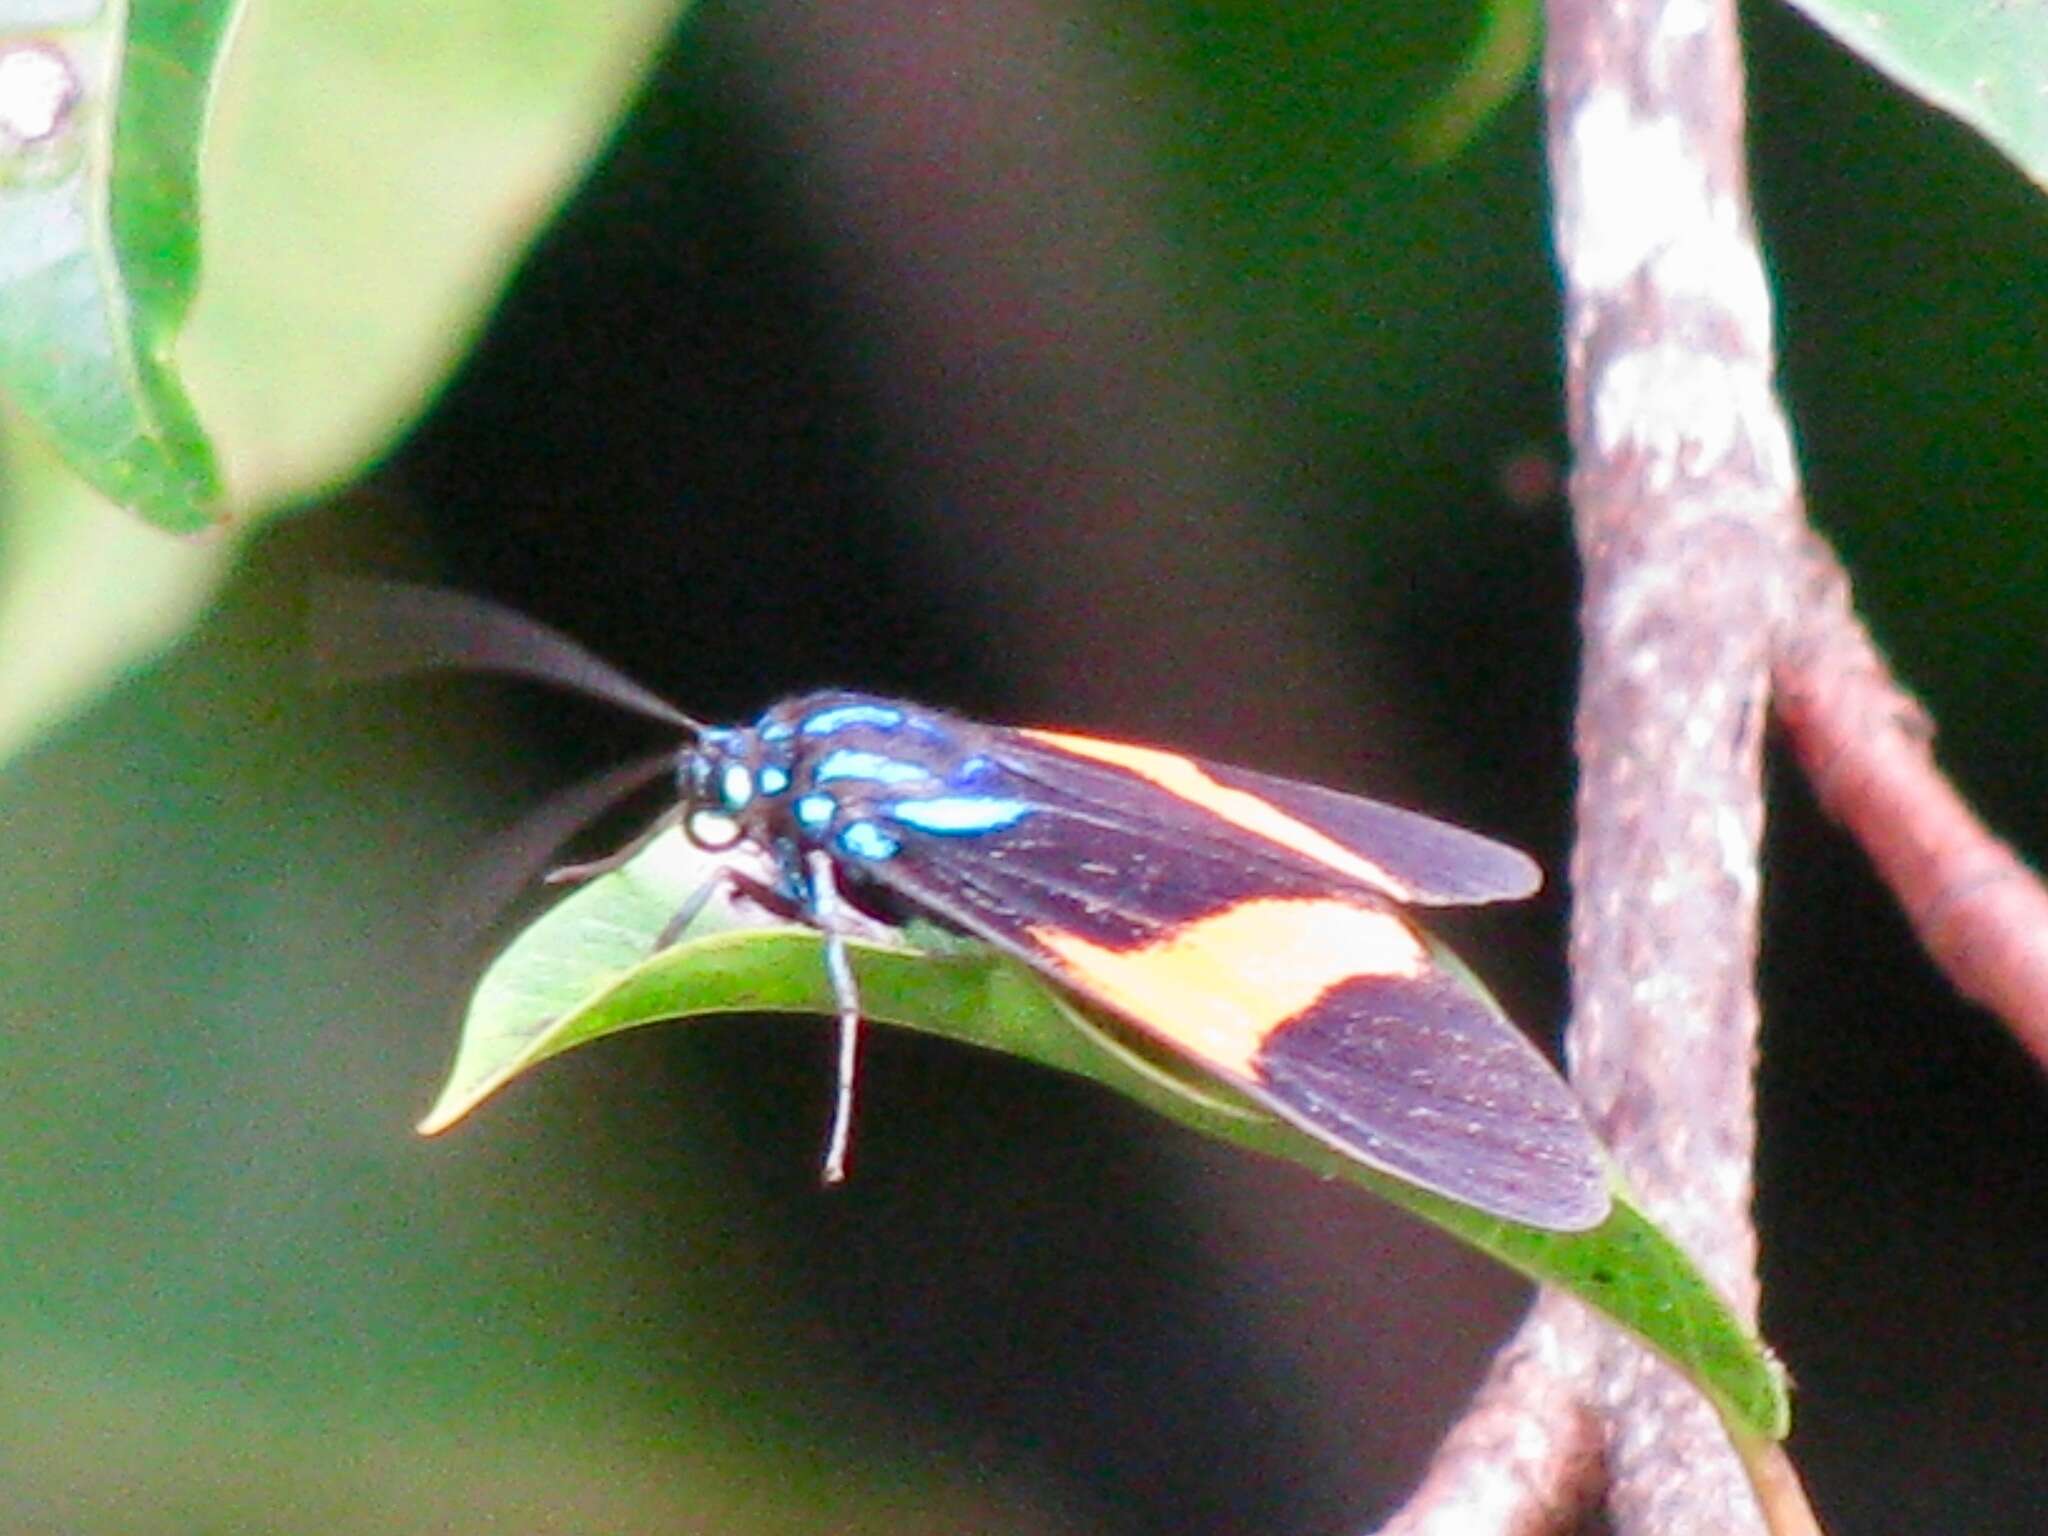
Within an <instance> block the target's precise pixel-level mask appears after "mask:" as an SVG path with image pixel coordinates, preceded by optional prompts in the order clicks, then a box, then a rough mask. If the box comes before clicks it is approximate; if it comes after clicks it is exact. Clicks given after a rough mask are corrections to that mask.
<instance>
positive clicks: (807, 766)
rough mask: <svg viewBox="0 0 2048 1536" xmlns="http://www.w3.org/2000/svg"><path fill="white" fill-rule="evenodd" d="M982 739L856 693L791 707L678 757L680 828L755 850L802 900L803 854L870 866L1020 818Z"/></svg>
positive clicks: (706, 840) (1010, 788)
mask: <svg viewBox="0 0 2048 1536" xmlns="http://www.w3.org/2000/svg"><path fill="white" fill-rule="evenodd" d="M988 735H989V732H988V730H987V728H986V727H980V726H975V725H973V724H971V723H969V722H967V721H964V720H959V719H956V718H954V717H953V716H950V715H944V714H940V713H938V712H936V711H933V710H926V709H919V708H917V707H916V706H914V705H908V704H899V703H895V702H893V701H891V700H887V699H877V698H872V697H869V696H867V695H865V694H852V693H821V694H810V695H806V696H804V697H801V698H796V699H790V700H787V701H785V702H784V703H781V704H778V705H776V706H775V708H773V709H771V710H769V711H768V712H767V713H766V714H765V715H763V716H762V717H761V718H760V719H759V720H758V721H756V722H755V723H754V725H753V726H752V727H750V728H749V727H733V728H730V729H726V730H716V731H707V732H705V733H704V735H703V737H702V739H701V740H699V742H698V743H697V745H696V746H695V747H694V748H692V749H691V750H690V751H688V752H686V753H685V754H684V755H683V758H682V760H681V762H680V763H679V765H678V773H677V777H678V780H679V787H680V789H681V792H682V797H683V806H684V820H683V825H684V829H685V830H686V831H687V832H688V834H689V835H690V837H691V838H692V839H693V840H694V841H695V842H697V843H698V844H699V845H700V846H703V847H707V848H727V847H731V846H733V845H734V844H736V843H739V842H750V843H753V844H755V845H757V846H759V847H761V848H763V849H766V850H767V851H768V852H770V853H771V854H772V855H773V856H774V857H775V858H776V860H777V862H778V864H779V865H780V866H781V874H782V881H783V885H784V893H785V894H786V895H788V896H790V897H791V899H793V900H799V901H801V900H804V899H805V893H806V892H807V890H808V878H807V876H806V874H805V871H804V867H803V861H804V855H805V854H807V853H809V852H813V851H818V852H823V853H825V854H826V855H827V856H828V857H830V858H831V859H832V860H833V861H834V862H835V863H838V864H841V865H844V866H851V867H854V868H858V867H859V866H862V865H868V866H875V865H880V864H884V863H886V862H888V861H889V860H891V859H893V858H896V857H898V856H899V855H900V854H902V852H903V849H904V845H905V842H906V840H907V839H910V838H913V837H918V836H926V837H943V838H971V837H985V836H989V835H991V834H994V833H998V832H1002V831H1005V830H1007V829H1009V828H1011V827H1014V826H1016V825H1017V824H1018V823H1019V822H1021V821H1023V820H1024V819H1025V818H1026V817H1027V816H1029V815H1030V814H1031V805H1030V802H1029V801H1028V800H1027V799H1025V798H1024V797H1023V796H1022V795H1021V794H1020V793H1019V788H1018V786H1017V785H1016V784H1015V783H1014V782H1012V781H1011V777H1010V775H1009V774H1008V773H1006V772H1005V771H1004V769H1003V768H1002V766H1001V765H1000V764H999V763H997V762H996V761H995V760H994V759H993V758H992V757H990V756H989V755H988V753H987V750H986V749H987V747H988V745H989V742H988V740H987V738H988Z"/></svg>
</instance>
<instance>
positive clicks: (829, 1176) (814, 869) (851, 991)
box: [805, 851, 860, 1184]
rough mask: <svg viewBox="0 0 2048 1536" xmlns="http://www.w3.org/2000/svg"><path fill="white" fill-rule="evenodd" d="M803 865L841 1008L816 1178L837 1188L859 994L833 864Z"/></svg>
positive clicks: (848, 1116) (820, 859)
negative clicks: (828, 1124)
mask: <svg viewBox="0 0 2048 1536" xmlns="http://www.w3.org/2000/svg"><path fill="white" fill-rule="evenodd" d="M805 865H806V869H807V872H808V873H809V875H810V885H811V911H812V914H813V916H814V918H815V920H816V922H817V925H818V928H819V929H820V931H821V932H823V934H824V935H825V974H826V975H827V976H828V977H829V978H831V982H832V996H833V997H834V998H835V999H836V1000H837V1002H838V1004H839V1078H838V1086H837V1088H836V1090H835V1092H834V1094H833V1098H832V1129H831V1133H830V1134H829V1135H828V1136H827V1137H826V1140H825V1160H824V1165H823V1167H822V1168H821V1169H820V1170H819V1178H820V1179H821V1180H822V1181H823V1182H824V1183H826V1184H839V1183H843V1182H844V1181H845V1179H846V1153H847V1148H848V1146H849V1144H850V1143H851V1142H852V1140H853V1084H854V1078H855V1076H856V1074H857V1072H858V1070H859V1067H860V990H859V988H858V987H857V986H855V984H854V980H853V964H852V962H851V961H850V960H848V958H847V955H846V938H845V936H844V935H843V934H842V933H841V932H840V921H841V920H840V916H839V912H840V899H839V885H838V880H837V877H836V876H835V875H834V873H833V870H832V860H831V859H830V858H829V857H827V856H826V855H825V854H823V853H818V852H815V851H814V852H812V853H810V854H808V855H807V856H806V858H805Z"/></svg>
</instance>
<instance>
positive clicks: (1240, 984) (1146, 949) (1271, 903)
mask: <svg viewBox="0 0 2048 1536" xmlns="http://www.w3.org/2000/svg"><path fill="white" fill-rule="evenodd" d="M1029 932H1030V934H1031V940H1032V943H1033V944H1034V945H1035V946H1037V947H1038V948H1040V949H1042V950H1044V951H1045V952H1046V953H1047V954H1050V955H1053V956H1055V957H1056V958H1057V959H1058V961H1059V968H1058V969H1057V971H1056V974H1058V975H1059V976H1060V977H1061V979H1063V980H1064V981H1066V982H1067V983H1068V984H1069V985H1071V986H1073V987H1074V988H1075V989H1076V990H1077V991H1079V992H1081V993H1083V994H1085V995H1087V996H1090V997H1093V998H1095V999H1096V1000H1097V1001H1099V1002H1101V1003H1102V1004H1104V1005H1105V1006H1106V1007H1108V1008H1110V1009H1112V1010H1114V1011H1115V1012H1117V1013H1119V1014H1122V1015H1124V1016H1125V1017H1127V1018H1129V1019H1130V1020H1131V1021H1132V1022H1134V1023H1136V1024H1138V1025H1140V1026H1142V1027H1143V1028H1144V1029H1146V1030H1147V1031H1148V1032H1149V1033H1151V1034H1154V1035H1157V1036H1158V1037H1159V1038H1160V1039H1162V1040H1164V1041H1166V1042H1167V1043H1168V1044H1170V1045H1174V1046H1178V1047H1179V1048H1180V1049H1181V1050H1184V1051H1186V1052H1188V1053H1189V1054H1190V1055H1192V1056H1194V1057H1196V1058H1197V1059H1198V1060H1201V1061H1204V1062H1207V1063H1208V1064H1209V1065H1210V1066H1212V1067H1214V1068H1216V1069H1217V1070H1219V1071H1222V1072H1226V1073H1228V1074H1230V1075H1231V1076H1233V1077H1235V1078H1237V1079H1238V1080H1239V1081H1245V1082H1250V1081H1255V1080H1256V1078H1255V1075H1254V1073H1253V1071H1252V1062H1253V1060H1254V1058H1256V1057H1257V1055H1258V1053H1259V1048H1260V1046H1262V1045H1263V1044H1265V1042H1266V1040H1267V1038H1268V1037H1269V1036H1271V1035H1272V1033H1273V1032H1274V1031H1275V1030H1276V1029H1278V1028H1280V1027H1281V1026H1282V1025H1284V1024H1285V1023H1286V1022H1287V1021H1288V1020H1289V1019H1291V1018H1293V1017H1294V1016H1295V1015H1296V1014H1298V1013H1300V1012H1301V1011H1302V1010H1303V1009H1305V1008H1307V1007H1308V1006H1309V1005H1310V1004H1311V1003H1313V1002H1314V1001H1315V1000H1316V999H1317V998H1319V997H1321V996H1322V995H1323V994H1324V993H1325V992H1327V991H1328V990H1329V989H1330V988H1331V987H1333V986H1335V985H1336V984H1337V983H1338V982H1341V981H1344V980H1346V979H1348V978H1350V977H1353V976H1400V977H1415V976H1420V975H1422V974H1423V973H1424V972H1425V971H1427V970H1428V969H1429V966H1430V960H1429V954H1428V952H1427V951H1426V950H1425V949H1424V948H1423V945H1422V941H1421V939H1420V938H1418V937H1417V936H1416V933H1415V930H1414V929H1413V928H1411V927H1410V926H1409V925H1408V924H1407V923H1406V922H1405V921H1403V920H1402V919H1401V918H1399V917H1397V916H1396V915H1395V914H1393V913H1391V912H1383V911H1381V910H1379V909H1378V908H1375V907H1370V906H1364V905H1356V904H1353V903H1350V902H1344V901H1332V900H1329V899H1327V898H1315V899H1309V900H1296V899H1284V898H1279V897H1275V898H1273V899H1271V900H1266V901H1244V902H1239V903H1238V904H1237V905H1236V906H1234V907H1227V908H1225V909H1224V910H1223V911H1221V912H1217V913H1214V914H1213V915H1211V916H1209V917H1205V918H1201V919H1199V920H1197V921H1195V922H1190V923H1184V924H1182V925H1181V926H1180V927H1178V928H1175V929H1174V930H1173V931H1172V932H1171V933H1168V934H1166V935H1165V936H1163V937H1162V938H1160V939H1159V940H1158V941H1157V942H1156V943H1152V944H1147V945H1145V946H1143V947H1142V948H1138V949H1111V948H1108V947H1106V946H1104V945H1099V944H1092V943H1090V942H1089V941H1088V940H1086V939H1083V938H1077V937H1076V936H1075V935H1073V934H1071V933H1068V932H1065V931H1063V930H1061V929H1058V928H1051V927H1041V926H1036V925H1034V926H1033V927H1031V929H1030V930H1029Z"/></svg>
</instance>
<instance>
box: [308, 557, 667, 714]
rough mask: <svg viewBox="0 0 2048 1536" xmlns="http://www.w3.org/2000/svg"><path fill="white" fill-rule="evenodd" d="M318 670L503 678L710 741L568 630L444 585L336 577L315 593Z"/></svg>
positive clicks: (311, 630) (354, 677)
mask: <svg viewBox="0 0 2048 1536" xmlns="http://www.w3.org/2000/svg"><path fill="white" fill-rule="evenodd" d="M308 638H309V640H310V642H311V649H312V654H313V665H314V668H315V670H316V671H317V672H318V673H319V675H320V676H321V677H322V678H324V679H327V680H331V681H335V682H375V681H379V680H381V679H384V678H391V677H401V676H404V675H406V674H408V673H413V672H432V671H448V670H454V671H472V672H497V673H501V674H504V675H506V676H509V677H524V678H528V679H530V680H532V681H534V682H540V683H549V684H552V685H553V686H555V687H557V688H567V689H569V690H571V691H572V692H575V693H584V694H589V695H590V696H592V697H593V698H599V699H605V700H607V701H609V702H610V703H613V704H616V705H618V706H619V707H620V708H622V709H630V710H632V711H634V712H635V713H636V714H641V715H645V716H647V717H648V718H649V719H652V720H661V721H664V722H666V723H667V724H669V725H676V726H681V727H682V728H683V729H684V730H686V731H688V732H690V733H691V734H692V735H701V734H703V731H704V726H703V724H702V723H701V722H700V721H697V720H693V719H692V718H691V717H690V716H688V715H686V714H684V713H683V712H682V711H681V710H680V709H677V708H676V707H675V705H673V704H671V703H669V702H668V700H666V699H664V698H662V697H661V696H660V695H659V694H657V693H653V692H651V691H650V690H648V689H646V688H643V687H641V686H640V684H638V683H636V682H634V681H633V679H632V678H630V677H628V676H627V675H626V674H625V673H624V672H621V671H620V670H619V669H618V668H617V667H615V666H613V665H612V664H611V663H610V662H608V661H605V660H604V659H603V658H601V657H599V656H597V655H595V654H593V653H592V652H590V651H588V650H586V649H584V647H582V646H581V645H578V644H577V643H576V642H575V641H574V640H571V639H570V638H569V637H568V636H567V635H565V634H562V633H561V632H560V631H558V630H553V629H550V628H548V626H547V625H545V624H542V623H541V622H540V621H539V620H537V619H530V618H528V617H527V616H526V615H525V614H523V613H518V612H515V611H514V610H512V609H510V608H506V607H502V606H500V605H499V604H497V603H493V602H489V601H487V600H485V599H484V598H480V597H471V596H469V595H468V594H466V593H462V592H451V591H448V590H447V589H446V588H442V587H421V586H414V585H412V584H410V583H407V582H401V581H383V580H377V579H372V578H368V577H362V576H327V577H321V578H319V579H318V580H317V581H316V582H315V584H314V588H313V600H312V611H311V614H310V617H309V621H308Z"/></svg>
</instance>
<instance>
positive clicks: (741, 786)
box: [718, 763, 754, 811]
mask: <svg viewBox="0 0 2048 1536" xmlns="http://www.w3.org/2000/svg"><path fill="white" fill-rule="evenodd" d="M718 798H719V800H720V801H721V802H722V803H723V804H724V806H725V808H726V809H727V810H728V811H737V810H739V809H741V808H742V807H744V806H745V805H746V803H747V802H748V801H749V800H751V799H753V798H754V775H753V772H752V771H751V770H750V769H749V768H748V767H747V765H746V764H745V763H727V764H726V765H725V771H724V772H723V773H721V774H720V775H719V776H718Z"/></svg>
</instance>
